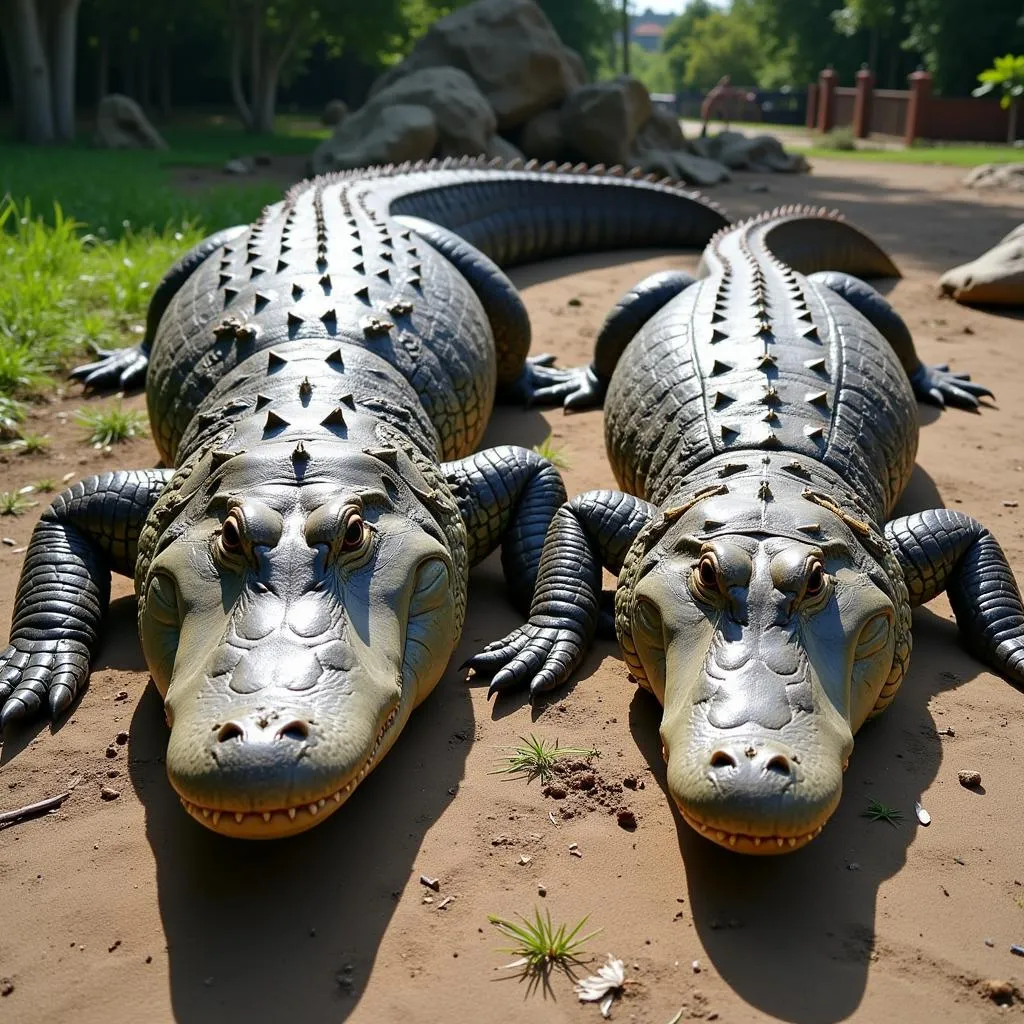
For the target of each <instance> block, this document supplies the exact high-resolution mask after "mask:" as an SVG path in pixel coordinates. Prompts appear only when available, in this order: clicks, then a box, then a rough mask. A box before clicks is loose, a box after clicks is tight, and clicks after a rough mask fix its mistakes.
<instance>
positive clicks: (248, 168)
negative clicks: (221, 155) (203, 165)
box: [224, 159, 253, 174]
mask: <svg viewBox="0 0 1024 1024" xmlns="http://www.w3.org/2000/svg"><path fill="white" fill-rule="evenodd" d="M252 168H253V165H252V164H251V163H250V162H249V161H248V160H245V159H235V160H229V161H228V162H227V163H226V164H225V165H224V173H225V174H252Z"/></svg>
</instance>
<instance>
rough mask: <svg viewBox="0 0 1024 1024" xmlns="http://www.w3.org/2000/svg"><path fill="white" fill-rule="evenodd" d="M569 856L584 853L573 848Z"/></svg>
mask: <svg viewBox="0 0 1024 1024" xmlns="http://www.w3.org/2000/svg"><path fill="white" fill-rule="evenodd" d="M569 856H570V857H582V856H583V853H582V852H581V851H580V850H575V849H573V850H570V851H569Z"/></svg>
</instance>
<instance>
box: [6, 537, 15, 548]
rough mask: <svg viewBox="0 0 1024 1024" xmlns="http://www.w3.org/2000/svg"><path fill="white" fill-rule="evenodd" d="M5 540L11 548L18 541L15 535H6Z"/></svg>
mask: <svg viewBox="0 0 1024 1024" xmlns="http://www.w3.org/2000/svg"><path fill="white" fill-rule="evenodd" d="M3 541H4V543H5V544H6V545H7V546H8V547H9V548H13V547H14V545H15V544H17V543H18V542H17V541H16V540H15V539H14V538H13V537H4V538H3Z"/></svg>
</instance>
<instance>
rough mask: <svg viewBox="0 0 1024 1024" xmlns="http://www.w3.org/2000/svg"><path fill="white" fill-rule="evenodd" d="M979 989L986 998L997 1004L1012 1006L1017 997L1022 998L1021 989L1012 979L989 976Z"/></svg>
mask: <svg viewBox="0 0 1024 1024" xmlns="http://www.w3.org/2000/svg"><path fill="white" fill-rule="evenodd" d="M978 989H979V990H980V992H981V994H982V995H983V996H984V997H985V998H986V999H991V1000H992V1002H993V1003H995V1004H996V1005H997V1006H1011V1005H1013V1001H1014V1000H1015V999H1019V998H1020V991H1019V990H1018V988H1017V986H1016V985H1014V984H1013V982H1010V981H1002V980H1000V979H998V978H989V979H987V980H986V981H983V982H981V984H980V985H978Z"/></svg>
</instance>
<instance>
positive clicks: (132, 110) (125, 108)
mask: <svg viewBox="0 0 1024 1024" xmlns="http://www.w3.org/2000/svg"><path fill="white" fill-rule="evenodd" d="M93 141H94V142H95V144H96V145H97V146H99V147H100V149H167V143H166V142H164V140H163V137H162V136H161V135H160V133H159V132H158V131H157V130H156V129H155V128H154V127H153V126H152V125H151V124H150V123H149V119H148V118H147V117H146V115H145V114H144V113H143V112H142V107H140V106H139V105H138V103H136V102H135V100H133V99H130V98H129V97H128V96H121V95H120V94H119V93H110V94H109V95H107V96H104V97H103V99H101V100H100V105H99V109H98V110H97V112H96V133H95V135H94V136H93Z"/></svg>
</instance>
